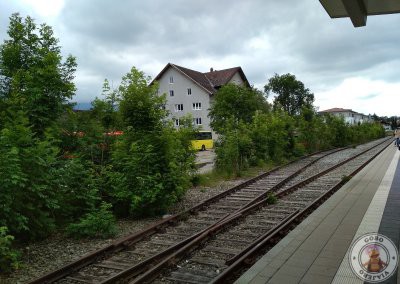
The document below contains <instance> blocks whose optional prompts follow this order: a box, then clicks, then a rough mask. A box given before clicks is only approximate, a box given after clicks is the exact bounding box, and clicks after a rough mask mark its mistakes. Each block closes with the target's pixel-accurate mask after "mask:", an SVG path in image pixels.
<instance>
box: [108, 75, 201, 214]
mask: <svg viewBox="0 0 400 284" xmlns="http://www.w3.org/2000/svg"><path fill="white" fill-rule="evenodd" d="M149 83H150V79H149V78H147V77H145V75H144V73H143V72H140V71H138V70H137V69H135V68H132V70H131V72H130V73H128V74H127V75H126V76H125V77H124V78H123V81H122V84H121V86H120V87H119V91H120V96H121V101H120V110H119V111H120V114H121V118H122V121H123V123H124V135H122V136H121V137H120V138H119V139H118V140H117V142H116V143H115V145H113V153H112V161H111V165H112V166H111V167H110V169H109V170H108V171H107V182H108V186H107V187H106V188H107V189H108V190H107V191H104V195H105V196H106V197H107V198H108V200H109V201H110V202H111V203H112V204H113V205H114V207H115V208H116V210H117V213H118V214H123V215H127V214H131V215H154V214H160V213H164V212H165V211H166V210H167V209H168V207H169V206H171V205H172V204H173V203H175V202H176V201H177V200H179V199H180V198H181V197H182V196H183V194H184V192H185V190H186V188H188V186H189V185H190V173H191V172H192V171H193V170H194V157H195V155H194V151H193V150H192V149H191V143H190V139H191V137H192V135H193V131H194V130H193V127H192V125H191V123H190V124H188V125H186V126H185V124H184V126H182V127H181V128H180V129H179V130H175V129H174V127H173V126H172V124H171V123H168V122H167V121H166V120H167V112H166V111H165V110H164V109H163V107H162V106H163V105H165V96H161V97H160V96H158V95H157V89H158V86H157V85H156V84H153V85H150V86H149Z"/></svg>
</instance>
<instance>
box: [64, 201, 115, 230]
mask: <svg viewBox="0 0 400 284" xmlns="http://www.w3.org/2000/svg"><path fill="white" fill-rule="evenodd" d="M111 207H112V205H111V204H108V203H106V202H102V203H101V205H100V208H99V209H98V210H97V211H93V212H90V213H87V214H85V215H84V216H83V217H82V218H80V220H79V223H75V224H70V225H69V226H68V227H67V233H68V235H70V236H73V237H75V238H81V237H95V238H108V237H111V236H114V235H115V234H116V233H117V227H116V224H115V217H114V215H113V214H112V212H111Z"/></svg>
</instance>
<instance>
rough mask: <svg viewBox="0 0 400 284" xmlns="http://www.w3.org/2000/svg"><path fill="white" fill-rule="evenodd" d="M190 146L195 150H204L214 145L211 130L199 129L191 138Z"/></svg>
mask: <svg viewBox="0 0 400 284" xmlns="http://www.w3.org/2000/svg"><path fill="white" fill-rule="evenodd" d="M192 146H193V148H194V149H195V150H202V151H204V150H206V149H211V148H213V147H214V142H213V140H212V134H211V131H199V132H197V133H196V134H195V137H194V139H193V140H192Z"/></svg>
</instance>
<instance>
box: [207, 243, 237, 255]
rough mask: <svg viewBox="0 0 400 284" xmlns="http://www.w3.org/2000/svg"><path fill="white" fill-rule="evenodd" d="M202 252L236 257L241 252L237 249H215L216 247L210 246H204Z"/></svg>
mask: <svg viewBox="0 0 400 284" xmlns="http://www.w3.org/2000/svg"><path fill="white" fill-rule="evenodd" d="M202 250H203V251H206V252H218V253H222V254H229V255H236V254H238V253H239V252H241V250H240V249H237V248H224V247H216V246H210V245H207V246H205V247H204V248H203V249H202Z"/></svg>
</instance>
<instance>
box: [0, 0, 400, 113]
mask: <svg viewBox="0 0 400 284" xmlns="http://www.w3.org/2000/svg"><path fill="white" fill-rule="evenodd" d="M14 12H19V13H20V14H21V16H23V17H25V16H27V15H30V16H31V17H33V18H34V19H35V20H36V23H38V24H40V23H47V24H48V25H50V26H52V27H53V29H54V31H55V35H56V37H57V38H58V39H59V40H60V45H61V46H62V52H63V54H64V55H67V54H72V55H74V56H75V57H77V62H78V70H77V72H76V78H75V83H76V86H77V94H76V96H75V97H74V101H78V102H82V103H83V102H90V101H91V100H93V99H94V98H95V97H96V96H100V94H101V87H102V83H103V81H104V79H105V78H107V79H109V81H110V82H112V83H113V84H114V86H117V85H118V83H119V82H120V79H121V77H122V76H123V75H125V74H126V73H127V72H128V71H129V70H130V68H131V67H132V66H135V67H136V68H138V69H140V70H142V71H144V72H145V73H146V74H147V75H150V76H151V77H153V78H154V77H155V76H156V75H157V74H158V73H159V72H160V71H161V69H162V68H163V67H164V66H165V65H166V64H167V63H168V62H171V63H175V64H178V65H181V66H184V67H187V68H190V69H194V70H197V71H201V72H207V71H209V69H210V67H213V68H214V69H217V70H219V69H225V68H230V67H235V66H241V67H242V68H243V71H244V73H245V74H246V76H247V78H248V80H249V81H250V84H252V85H254V86H256V87H257V88H259V89H262V88H263V86H264V85H265V84H266V83H267V81H268V79H269V78H270V77H272V76H273V75H274V73H278V74H285V73H292V74H294V75H295V76H296V77H297V78H298V79H299V80H300V81H302V82H303V83H304V84H305V85H306V87H307V88H309V89H310V90H311V91H312V92H313V93H314V94H315V105H316V106H317V107H319V110H324V109H328V108H333V107H341V108H351V109H353V110H355V111H358V112H362V113H365V114H369V113H370V114H373V113H376V114H378V115H380V116H384V115H386V116H392V115H397V116H399V115H400V72H399V70H400V57H399V56H400V53H399V48H400V28H399V27H400V14H394V15H385V16H373V17H369V18H368V21H367V26H366V27H362V28H357V29H356V28H354V27H353V25H352V24H351V21H350V19H334V20H333V19H330V18H329V16H328V15H327V14H326V12H325V10H324V9H323V7H322V6H321V4H320V3H319V1H318V0H301V1H299V0H283V1H272V0H269V1H266V0H246V1H239V0H236V1H233V0H218V1H216V0H196V1H194V0H193V1H190V0H168V1H166V0H146V1H139V0H130V1H128V0H119V1H111V0H109V1H106V0H1V2H0V41H1V42H3V40H4V39H6V38H7V28H8V23H9V19H8V18H9V16H10V15H11V14H12V13H14Z"/></svg>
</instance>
